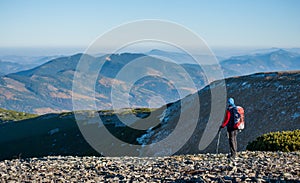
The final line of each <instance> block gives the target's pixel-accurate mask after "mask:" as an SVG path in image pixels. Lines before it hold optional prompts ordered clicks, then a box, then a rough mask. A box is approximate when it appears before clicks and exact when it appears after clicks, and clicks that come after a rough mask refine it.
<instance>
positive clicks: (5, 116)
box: [0, 108, 38, 122]
mask: <svg viewBox="0 0 300 183" xmlns="http://www.w3.org/2000/svg"><path fill="white" fill-rule="evenodd" d="M37 116H38V115H37V114H28V113H25V112H17V111H12V110H6V109H1V108H0V122H7V121H20V120H24V119H29V118H34V117H37Z"/></svg>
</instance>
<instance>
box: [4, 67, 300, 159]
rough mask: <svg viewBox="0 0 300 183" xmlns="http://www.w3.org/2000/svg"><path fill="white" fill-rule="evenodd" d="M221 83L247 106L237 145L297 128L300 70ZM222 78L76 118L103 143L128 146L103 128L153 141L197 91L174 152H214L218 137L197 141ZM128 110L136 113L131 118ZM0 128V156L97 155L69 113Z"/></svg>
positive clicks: (224, 144)
mask: <svg viewBox="0 0 300 183" xmlns="http://www.w3.org/2000/svg"><path fill="white" fill-rule="evenodd" d="M225 83H226V88H227V92H228V97H234V98H235V100H236V104H237V105H241V106H243V107H244V109H245V120H246V128H245V130H244V131H243V132H241V133H239V134H238V150H245V148H246V145H247V144H248V142H250V141H252V140H254V139H255V138H256V137H258V136H260V135H262V134H264V133H267V132H271V131H282V130H294V129H299V128H300V112H299V108H300V98H299V89H300V88H299V86H300V71H297V72H272V73H258V74H253V75H249V76H242V77H234V78H228V79H226V81H225ZM221 84H222V83H220V82H219V81H215V82H213V83H211V85H209V86H206V87H205V88H203V89H202V90H200V91H199V92H197V93H195V94H193V95H189V96H187V97H185V98H184V99H182V100H179V101H176V102H173V103H170V104H168V105H167V106H166V107H163V108H159V109H156V110H150V109H124V110H121V111H108V110H105V111H77V112H76V114H77V115H79V116H80V117H79V118H80V121H78V124H79V125H82V127H84V128H89V129H92V130H93V132H97V134H99V139H98V140H97V141H98V142H99V144H101V148H103V149H104V148H108V149H110V148H119V149H121V148H126V145H124V144H125V143H124V144H122V145H121V146H120V147H119V146H117V145H116V144H112V143H103V142H111V141H110V140H109V139H108V138H111V137H109V136H105V133H104V131H105V130H106V129H107V130H109V132H110V133H111V134H113V135H114V136H115V137H116V138H119V139H121V140H123V141H124V142H127V143H129V144H135V145H137V144H140V145H143V144H144V145H145V144H152V143H153V142H159V141H160V140H162V139H164V138H165V137H167V136H168V135H170V134H171V133H172V132H173V130H174V127H175V126H176V125H177V121H178V119H179V117H180V115H181V112H180V111H191V113H193V111H194V108H193V106H192V105H189V104H190V103H191V101H194V100H195V97H196V96H197V95H198V96H199V98H200V115H199V118H196V119H198V123H197V125H196V129H195V131H194V132H193V131H181V133H192V136H191V137H190V138H189V139H186V140H187V143H186V144H185V145H184V146H183V147H182V148H181V149H180V150H179V151H177V154H191V153H206V152H212V153H215V151H216V143H217V142H216V137H215V138H214V139H213V141H212V142H211V143H210V144H209V146H208V147H207V148H205V149H203V150H201V151H200V150H199V149H198V145H199V142H200V139H201V137H202V134H203V132H204V129H205V128H206V126H207V121H208V119H209V115H210V101H211V94H210V88H212V87H215V88H216V89H218V87H220V86H221ZM220 110H225V108H222V107H221V109H220ZM0 112H1V111H0ZM4 113H6V115H7V116H13V115H15V114H16V113H18V112H12V111H4ZM0 114H1V113H0ZM18 114H23V113H18ZM117 115H118V116H117ZM132 115H134V116H136V117H137V118H132V117H131V116H132ZM213 116H214V115H213V114H212V117H213ZM99 117H100V118H101V120H102V121H103V122H104V125H105V128H104V127H103V126H101V125H100V123H99ZM120 119H123V120H125V121H126V120H128V121H131V124H132V126H131V127H132V128H130V127H126V126H125V125H124V123H122V122H121V121H120ZM192 119H194V118H193V116H192V115H190V116H188V118H186V120H185V121H184V123H183V124H181V125H183V127H185V125H189V123H190V122H189V120H192ZM10 120H11V119H10ZM140 120H143V121H142V122H143V123H147V124H148V122H149V123H150V127H149V129H145V130H136V127H137V126H139V125H140V123H141V121H140ZM144 120H146V121H144ZM220 123H221V121H213V124H212V125H209V127H208V128H210V130H211V132H210V134H209V135H210V136H212V137H214V135H216V133H217V130H218V127H219V125H220ZM151 124H153V126H151ZM187 129H188V128H187ZM0 133H1V138H0V159H1V160H2V159H10V158H18V157H22V158H24V157H40V156H46V155H99V154H98V153H97V152H96V151H95V150H94V149H93V148H92V147H91V146H90V145H89V144H88V143H87V142H86V140H85V139H84V138H83V136H82V134H81V131H80V130H79V128H78V126H77V123H76V122H75V117H74V114H73V113H60V114H46V115H42V116H38V117H35V118H31V119H26V120H23V121H18V122H6V123H0ZM177 138H178V139H180V138H181V137H177ZM176 143H177V141H172V142H171V143H170V144H168V145H166V146H164V147H163V150H165V151H166V152H170V151H172V150H173V149H172V148H173V146H176ZM127 146H128V144H127ZM151 150H152V149H151V148H150V149H147V151H146V150H145V149H144V147H143V146H142V147H141V146H138V147H137V151H135V152H136V154H135V155H136V156H139V155H143V154H144V155H146V154H147V153H150V154H155V155H162V153H164V152H163V151H155V149H153V150H154V151H155V152H151ZM219 152H223V153H227V152H228V138H227V137H226V130H225V129H224V130H222V133H221V140H220V148H219ZM116 154H117V152H116Z"/></svg>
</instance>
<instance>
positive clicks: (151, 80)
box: [0, 53, 206, 114]
mask: <svg viewBox="0 0 300 183" xmlns="http://www.w3.org/2000/svg"><path fill="white" fill-rule="evenodd" d="M80 59H81V62H82V63H84V64H85V66H86V67H87V69H88V72H81V71H80V70H77V72H78V73H79V75H80V76H81V78H84V81H83V82H93V81H92V79H90V78H93V77H96V78H97V82H96V83H95V97H96V101H95V102H96V105H97V107H98V108H99V109H110V108H111V98H110V97H111V96H110V93H111V90H112V85H113V84H114V83H118V86H117V87H119V89H118V90H116V92H117V94H116V96H118V97H119V98H122V97H123V98H124V97H127V96H126V95H128V92H126V90H128V88H129V87H130V86H129V83H128V82H126V81H124V80H123V77H121V78H115V77H116V76H117V74H118V73H119V71H120V70H122V69H123V67H125V66H127V65H128V64H129V63H131V62H133V61H135V60H139V61H140V62H143V63H144V64H138V63H135V64H132V65H131V66H130V67H131V69H132V70H134V71H135V72H132V71H131V72H130V73H131V75H132V77H133V78H135V76H136V75H137V73H147V74H148V75H149V77H142V78H137V79H139V80H137V81H136V83H134V87H133V88H132V89H131V91H130V93H129V94H130V96H131V98H130V100H131V105H134V107H149V105H150V104H149V101H150V100H151V99H152V98H153V96H160V97H161V98H163V99H164V100H165V101H164V102H163V103H162V101H160V100H158V101H154V102H153V105H155V106H157V107H158V106H161V105H163V104H165V103H169V102H174V101H176V100H178V99H180V97H179V96H178V95H174V91H176V89H175V86H173V85H172V82H171V81H169V80H166V79H164V78H163V77H157V76H158V75H160V73H165V74H167V75H170V74H171V73H176V74H175V76H172V78H171V79H173V80H175V81H180V80H181V81H182V80H184V81H187V80H188V77H189V75H187V74H186V72H187V71H185V70H183V69H182V68H181V66H178V65H177V64H174V63H170V62H166V61H163V60H160V59H157V58H153V57H149V56H146V55H143V54H130V53H123V54H113V55H109V56H108V55H105V56H102V57H97V58H96V57H92V56H89V55H83V54H77V55H73V56H70V57H61V58H57V59H54V60H51V61H49V62H47V63H45V64H43V65H41V66H39V67H36V68H34V69H30V70H27V71H22V72H18V73H13V74H9V75H6V76H4V77H0V99H1V102H0V107H3V108H6V109H11V110H17V111H25V112H30V113H39V114H44V113H49V112H61V111H64V110H68V111H70V110H72V109H73V108H72V92H73V91H72V85H73V79H74V73H75V71H76V68H77V64H78V62H79V60H80ZM145 63H146V64H145ZM154 63H155V64H154ZM101 64H103V66H102V69H101V71H100V72H99V75H98V71H97V69H98V68H99V67H100V65H101ZM183 68H185V67H183ZM180 69H181V70H180ZM187 69H189V68H187ZM193 73H195V72H193ZM202 73H203V72H202V70H201V68H199V69H198V73H197V74H196V73H195V75H193V76H192V80H193V82H194V83H195V84H196V88H195V87H194V88H189V87H186V88H184V87H182V88H180V89H182V90H183V91H184V93H188V94H190V93H193V92H195V91H196V90H197V89H199V88H201V87H203V86H204V85H205V83H206V78H205V76H204V75H203V74H202ZM95 75H96V76H95ZM126 75H127V76H128V75H129V73H126ZM173 82H174V81H173ZM153 85H155V87H152V86H153ZM83 89H84V88H83ZM129 89H130V88H129ZM76 97H79V99H80V98H81V99H82V100H92V99H93V98H92V97H90V96H86V95H84V96H83V95H76ZM123 107H132V106H123ZM150 107H154V106H150Z"/></svg>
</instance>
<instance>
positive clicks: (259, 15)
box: [0, 0, 300, 48]
mask: <svg viewBox="0 0 300 183" xmlns="http://www.w3.org/2000/svg"><path fill="white" fill-rule="evenodd" d="M299 8H300V1H299V0H251V1H242V0H240V1H238V0H236V1H233V0H228V1H225V0H224V1H215V0H211V1H201V0H195V1H191V0H190V1H189V0H187V1H181V0H151V1H150V0H149V1H146V0H145V1H144V0H126V1H124V0H120V1H116V0H109V1H108V0H107V1H100V0H97V1H96V0H95V1H93V0H87V1H80V0H78V1H74V0H70V1H68V0H66V1H59V0H41V1H39V0H36V1H33V0H25V1H24V0H1V1H0V23H1V29H0V47H2V48H6V47H32V48H34V47H86V46H88V45H89V44H90V43H91V42H92V41H93V40H94V39H96V38H97V37H98V36H99V35H101V34H103V33H104V32H106V31H108V30H110V29H112V28H114V27H116V26H118V25H120V24H123V23H126V22H131V21H134V20H140V19H162V20H169V21H173V22H176V23H179V24H181V25H183V26H186V27H187V28H189V29H191V30H192V31H194V32H195V33H197V34H198V35H199V36H201V37H202V38H203V39H204V40H205V41H206V42H207V43H208V45H209V46H211V47H257V48H258V47H300V21H299V17H300V11H299Z"/></svg>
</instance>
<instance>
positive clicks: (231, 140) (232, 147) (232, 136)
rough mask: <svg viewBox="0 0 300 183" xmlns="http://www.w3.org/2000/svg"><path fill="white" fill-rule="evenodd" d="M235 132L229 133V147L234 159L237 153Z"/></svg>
mask: <svg viewBox="0 0 300 183" xmlns="http://www.w3.org/2000/svg"><path fill="white" fill-rule="evenodd" d="M236 135H237V133H236V130H234V131H230V132H229V146H230V154H231V157H233V158H235V156H236V152H237V142H236Z"/></svg>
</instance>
